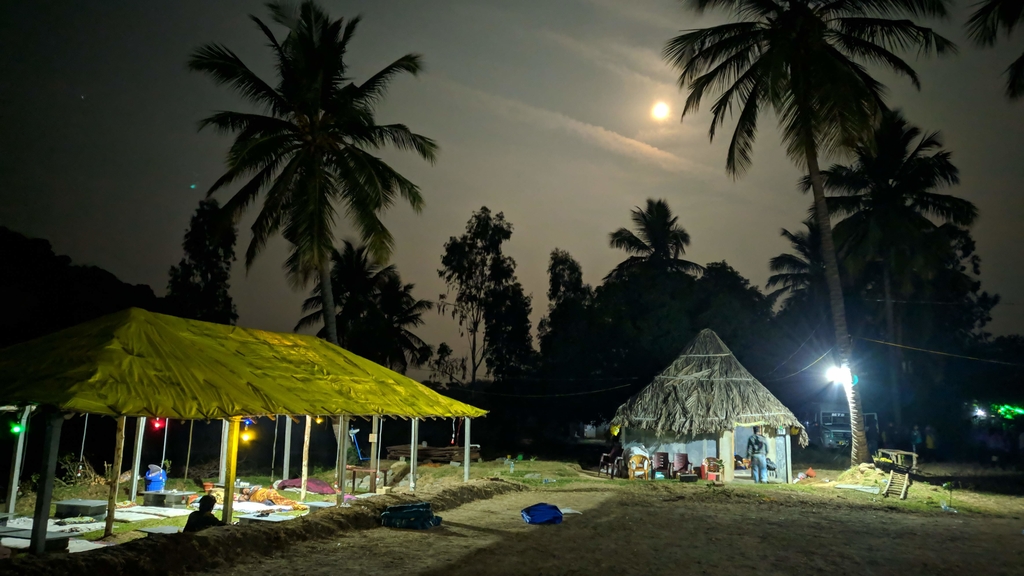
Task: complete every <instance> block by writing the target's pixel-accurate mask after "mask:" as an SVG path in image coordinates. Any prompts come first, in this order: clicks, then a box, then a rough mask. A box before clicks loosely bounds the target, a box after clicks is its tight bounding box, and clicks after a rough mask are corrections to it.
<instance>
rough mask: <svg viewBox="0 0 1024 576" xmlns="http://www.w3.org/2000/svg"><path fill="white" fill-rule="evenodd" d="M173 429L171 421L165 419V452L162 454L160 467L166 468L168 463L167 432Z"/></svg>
mask: <svg viewBox="0 0 1024 576" xmlns="http://www.w3.org/2000/svg"><path fill="white" fill-rule="evenodd" d="M170 427H171V419H170V418H164V450H163V452H161V453H160V467H161V468H163V467H164V462H167V430H168V429H169V428H170Z"/></svg>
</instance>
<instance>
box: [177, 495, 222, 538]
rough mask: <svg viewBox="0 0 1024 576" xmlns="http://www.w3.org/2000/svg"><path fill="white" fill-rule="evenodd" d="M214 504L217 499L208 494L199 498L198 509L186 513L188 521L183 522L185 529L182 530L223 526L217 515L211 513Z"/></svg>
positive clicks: (193, 530) (191, 530)
mask: <svg viewBox="0 0 1024 576" xmlns="http://www.w3.org/2000/svg"><path fill="white" fill-rule="evenodd" d="M216 504H217V499H216V498H214V497H213V496H210V495H209V494H207V495H206V496H203V497H202V498H200V499H199V510H196V511H195V512H193V513H191V514H189V515H188V522H185V529H184V530H182V531H183V532H199V531H200V530H206V529H207V528H209V527H211V526H223V525H224V523H223V522H221V521H220V520H217V517H216V516H214V515H213V507H214V506H215V505H216Z"/></svg>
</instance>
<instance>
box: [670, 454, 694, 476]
mask: <svg viewBox="0 0 1024 576" xmlns="http://www.w3.org/2000/svg"><path fill="white" fill-rule="evenodd" d="M692 470H693V464H691V463H690V455H689V454H675V462H674V464H673V465H672V474H673V475H676V474H689V473H690V472H691V471H692Z"/></svg>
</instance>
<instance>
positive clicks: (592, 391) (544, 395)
mask: <svg viewBox="0 0 1024 576" xmlns="http://www.w3.org/2000/svg"><path fill="white" fill-rule="evenodd" d="M632 380H635V378H632ZM630 386H632V384H623V385H621V386H613V387H611V388H602V389H601V390H589V391H587V392H567V393H565V394H502V393H500V392H485V391H483V390H470V391H469V392H471V393H479V394H489V395H491V396H502V397H504V398H562V397H566V396H585V395H587V394H598V393H601V392H609V391H611V390H619V389H621V388H628V387H630Z"/></svg>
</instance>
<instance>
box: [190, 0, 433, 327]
mask: <svg viewBox="0 0 1024 576" xmlns="http://www.w3.org/2000/svg"><path fill="white" fill-rule="evenodd" d="M268 8H269V11H270V15H271V19H272V21H273V22H275V23H277V24H279V25H281V26H283V27H285V28H286V29H287V34H286V35H285V37H284V38H283V39H280V40H279V39H278V38H277V36H276V35H275V34H274V33H273V32H272V31H271V29H270V28H269V27H268V26H267V25H266V24H265V23H264V22H263V21H262V20H260V19H259V18H256V17H255V16H250V19H251V20H252V21H253V22H255V23H256V25H257V26H258V27H259V28H260V30H261V31H262V32H263V34H264V36H266V39H267V41H268V42H269V47H270V48H271V50H272V52H273V57H274V64H275V70H276V71H277V75H278V78H277V83H276V85H273V86H272V85H271V84H270V83H268V82H267V81H265V80H263V79H262V78H260V77H259V76H257V75H256V73H254V72H253V71H252V70H250V69H249V68H248V67H247V66H246V65H245V63H244V62H242V60H241V59H240V58H239V57H238V56H236V55H235V53H234V52H232V51H231V50H230V49H228V48H227V47H226V46H223V45H221V44H216V43H212V44H206V45H204V46H202V47H200V48H199V49H197V50H196V51H195V52H193V54H192V57H191V58H190V59H189V62H188V65H189V68H191V69H192V70H195V71H199V72H203V73H205V74H207V75H209V76H210V77H212V78H213V79H214V81H216V82H217V83H218V84H224V85H227V86H229V87H231V88H232V89H233V90H235V91H236V92H238V93H239V94H241V95H242V96H243V97H244V98H245V99H246V100H247V101H248V102H249V103H251V104H253V105H254V106H255V107H256V108H258V109H259V112H255V113H253V112H230V111H222V112H217V113H215V114H213V115H211V116H210V117H208V118H206V119H205V120H203V121H202V122H201V123H200V129H202V128H205V127H211V128H214V129H216V130H218V131H220V132H226V133H232V134H234V135H235V141H234V143H233V144H232V146H231V149H230V151H229V152H228V156H227V172H225V173H224V175H223V176H221V177H220V179H218V180H217V181H216V182H215V183H214V184H213V186H212V187H211V188H210V190H209V193H208V194H213V193H214V192H216V191H218V190H220V189H221V188H223V187H225V186H227V185H229V184H231V183H234V182H236V181H238V180H246V182H245V183H244V184H243V185H242V187H241V188H239V190H238V191H237V192H236V193H235V195H234V196H233V197H232V198H231V200H229V201H228V202H227V204H226V205H225V206H224V210H225V211H226V212H227V213H228V214H230V215H231V216H233V217H235V218H236V219H237V218H238V217H239V216H240V215H241V214H242V213H244V212H245V210H246V209H247V208H248V207H249V206H250V205H252V204H253V203H254V202H256V201H257V199H259V197H260V196H261V195H262V196H263V205H262V208H261V210H260V213H259V215H258V216H257V217H256V221H255V223H254V224H253V226H252V240H251V242H250V244H249V248H248V250H247V251H246V255H245V264H246V267H249V266H251V265H252V262H253V260H254V259H255V258H256V256H257V255H258V254H259V253H260V251H262V249H263V247H264V246H265V245H266V243H267V241H268V240H269V239H270V238H271V237H273V236H275V235H277V234H278V233H280V234H281V235H282V236H283V237H284V239H285V240H287V241H288V242H289V243H290V244H291V253H290V255H289V257H288V260H287V262H286V265H285V268H286V270H287V271H288V274H289V279H290V280H291V282H292V283H293V285H294V286H296V287H302V286H305V285H307V283H308V282H309V281H310V280H311V279H312V278H314V277H318V278H319V281H320V283H321V284H322V285H324V286H325V287H328V289H325V290H322V291H321V293H320V294H321V297H322V299H323V308H324V309H326V310H333V309H334V307H335V305H334V302H332V301H331V296H332V295H333V290H330V289H329V285H330V281H331V278H330V274H329V273H328V269H329V268H330V264H331V255H332V254H333V252H334V226H335V220H336V218H337V215H338V214H337V209H338V207H343V208H344V211H345V214H347V215H348V217H349V218H350V220H351V221H352V223H353V224H354V225H355V227H356V229H357V230H358V231H359V233H360V235H361V237H362V239H363V241H364V242H366V243H367V245H368V246H369V250H370V252H371V253H372V254H373V255H374V256H376V257H377V258H379V259H381V260H384V259H385V258H386V257H387V256H388V254H389V253H390V251H391V248H392V244H393V238H392V236H391V234H390V233H389V232H388V230H387V229H386V228H385V227H384V224H383V223H382V222H381V220H380V215H381V214H382V213H383V212H384V211H385V210H387V209H388V208H389V207H391V206H392V205H393V204H394V203H395V202H396V201H397V200H398V199H402V200H404V201H405V202H407V203H408V204H409V205H410V206H412V208H413V209H414V210H416V211H419V210H420V209H421V208H422V206H423V198H422V196H421V195H420V190H419V188H418V187H417V186H416V185H415V184H413V183H412V182H410V181H409V180H407V179H406V178H405V177H403V176H402V175H401V174H399V173H398V172H396V171H395V170H394V169H392V168H391V167H390V166H388V165H387V164H386V163H385V162H384V161H382V160H381V159H380V158H378V157H377V156H375V152H376V151H378V150H380V149H382V148H385V147H387V146H393V147H395V148H397V149H399V150H409V151H413V152H415V153H416V154H418V155H419V156H420V157H421V158H423V159H424V160H427V161H429V162H431V163H432V162H433V161H434V158H435V154H436V152H437V145H436V144H435V143H434V141H433V140H431V139H429V138H426V137H424V136H420V135H418V134H414V133H413V132H411V131H410V130H409V129H408V128H407V127H406V126H404V125H402V124H377V121H376V118H375V108H376V106H377V105H378V104H379V103H380V102H381V101H382V100H383V98H384V96H385V95H386V93H387V89H388V86H389V84H390V83H391V81H392V80H393V79H394V78H395V77H396V76H398V75H400V74H412V75H416V74H418V73H419V72H420V70H421V69H422V62H421V58H420V56H418V55H416V54H407V55H405V56H402V57H401V58H399V59H398V60H396V61H394V62H393V63H391V64H389V65H388V66H386V67H384V68H383V69H382V70H380V71H379V72H377V73H376V74H374V75H373V76H371V77H370V78H368V79H367V80H366V81H364V82H363V83H361V84H356V83H354V82H353V81H352V79H351V78H350V77H349V76H348V63H347V62H346V60H345V56H346V53H347V50H348V45H349V42H350V41H351V40H352V37H353V35H354V34H355V32H356V28H357V26H358V24H359V19H358V18H353V19H350V20H348V21H347V22H346V21H345V19H343V18H339V19H336V20H332V19H331V18H330V17H329V16H328V14H327V13H326V12H324V11H323V9H321V8H320V7H319V6H317V5H316V3H314V2H312V1H306V2H303V3H302V4H301V5H299V6H298V7H295V6H292V5H290V4H284V3H271V4H269V5H268ZM333 320H334V315H333V314H328V315H327V316H326V317H325V321H326V329H327V330H326V337H327V339H328V340H329V341H331V342H333V343H335V344H337V343H338V337H337V330H336V327H335V325H334V321H333Z"/></svg>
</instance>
